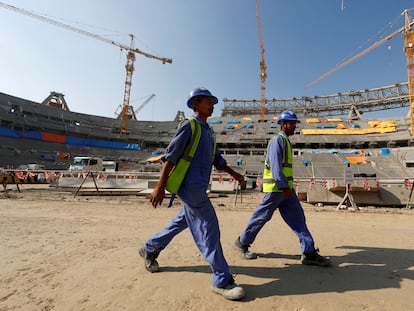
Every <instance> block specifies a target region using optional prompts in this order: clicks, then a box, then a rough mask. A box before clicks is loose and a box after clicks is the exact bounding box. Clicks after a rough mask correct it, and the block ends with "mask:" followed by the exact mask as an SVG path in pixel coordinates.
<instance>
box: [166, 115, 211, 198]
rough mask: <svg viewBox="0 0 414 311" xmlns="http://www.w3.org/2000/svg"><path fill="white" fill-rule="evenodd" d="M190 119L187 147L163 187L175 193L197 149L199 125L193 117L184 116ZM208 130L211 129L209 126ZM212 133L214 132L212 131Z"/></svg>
mask: <svg viewBox="0 0 414 311" xmlns="http://www.w3.org/2000/svg"><path fill="white" fill-rule="evenodd" d="M186 119H187V120H189V121H190V125H191V139H190V142H189V144H188V145H187V147H186V148H185V149H184V153H183V155H182V156H181V158H180V159H179V160H178V162H177V164H176V165H175V166H174V168H173V170H172V171H171V173H170V175H169V176H168V179H167V184H166V186H165V188H166V189H167V190H168V192H170V193H172V194H176V193H177V192H178V190H179V189H180V187H181V184H182V182H183V180H184V177H185V175H186V174H187V171H188V168H189V167H190V163H191V160H192V159H193V157H194V154H195V152H196V150H197V147H198V144H199V142H200V138H201V125H200V123H198V121H197V120H196V119H195V118H186ZM210 131H212V129H211V128H210ZM212 134H214V133H212ZM213 137H214V146H213V155H212V159H211V161H212V162H213V161H214V157H215V154H216V136H215V135H213Z"/></svg>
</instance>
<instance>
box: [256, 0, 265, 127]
mask: <svg viewBox="0 0 414 311" xmlns="http://www.w3.org/2000/svg"><path fill="white" fill-rule="evenodd" d="M256 18H257V27H258V30H259V39H260V54H261V60H260V122H264V118H265V112H266V108H265V103H266V78H267V73H266V62H265V50H264V46H263V35H262V25H261V22H260V9H259V0H256Z"/></svg>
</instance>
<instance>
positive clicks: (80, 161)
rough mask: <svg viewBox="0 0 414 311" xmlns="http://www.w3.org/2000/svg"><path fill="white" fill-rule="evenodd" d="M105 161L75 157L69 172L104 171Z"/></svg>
mask: <svg viewBox="0 0 414 311" xmlns="http://www.w3.org/2000/svg"><path fill="white" fill-rule="evenodd" d="M102 169H103V161H102V159H101V158H96V157H74V158H73V162H72V163H71V164H70V166H69V172H89V171H102Z"/></svg>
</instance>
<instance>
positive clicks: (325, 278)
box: [162, 246, 414, 301]
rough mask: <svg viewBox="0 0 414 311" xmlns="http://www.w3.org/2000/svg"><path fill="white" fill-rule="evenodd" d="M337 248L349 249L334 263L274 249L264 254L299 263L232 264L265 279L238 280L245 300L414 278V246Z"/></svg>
mask: <svg viewBox="0 0 414 311" xmlns="http://www.w3.org/2000/svg"><path fill="white" fill-rule="evenodd" d="M338 248H341V249H345V250H349V252H348V253H347V254H346V255H345V256H341V257H331V260H332V266H331V267H315V266H305V265H302V264H301V263H300V262H299V256H292V255H283V254H273V253H272V254H268V255H267V256H266V254H262V257H266V258H289V259H298V264H293V265H286V266H285V267H277V268H274V267H258V266H252V265H249V262H250V261H246V264H245V265H243V266H233V265H231V272H232V273H233V274H236V275H248V276H251V277H255V278H260V279H264V280H266V281H264V282H263V283H262V284H260V285H249V284H242V283H240V279H239V280H238V283H239V284H240V285H242V286H243V287H244V288H245V290H246V293H247V295H246V297H245V298H244V299H243V300H244V301H249V300H255V299H256V298H264V297H270V296H275V295H278V296H283V295H298V294H311V293H328V292H335V293H338V292H339V293H340V292H347V291H355V290H373V289H374V290H375V289H386V288H400V284H401V281H402V280H403V279H409V280H414V270H409V268H410V267H412V266H413V265H414V263H413V258H414V250H408V249H396V248H376V247H365V246H361V247H359V246H341V247H338ZM257 260H260V258H259V259H257ZM162 271H166V272H167V271H171V272H172V271H174V272H178V271H192V272H201V273H211V270H210V268H209V267H208V266H186V267H182V266H181V267H164V268H163V269H162ZM268 280H269V281H268Z"/></svg>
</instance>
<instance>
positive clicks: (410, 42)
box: [306, 10, 414, 136]
mask: <svg viewBox="0 0 414 311" xmlns="http://www.w3.org/2000/svg"><path fill="white" fill-rule="evenodd" d="M402 14H404V16H405V25H404V26H403V27H401V28H400V29H398V30H396V31H394V32H393V33H392V34H390V35H388V36H386V37H385V38H383V39H381V40H379V41H377V42H375V43H373V44H372V45H370V46H369V47H368V48H366V49H365V50H363V51H361V52H359V53H358V54H356V55H355V56H353V57H351V58H350V59H348V60H346V61H345V62H343V63H341V64H339V65H338V66H336V67H335V68H333V69H331V70H329V71H327V72H326V73H324V74H323V75H321V76H320V77H319V78H317V79H315V80H313V81H312V82H310V83H308V84H307V85H306V87H307V88H309V87H311V86H313V85H315V84H316V83H318V82H320V81H321V80H323V79H325V78H326V77H328V76H330V75H331V74H333V73H334V72H336V71H338V70H340V69H341V68H343V67H345V66H346V65H349V64H350V63H352V62H353V61H354V60H356V59H358V58H360V57H362V56H364V55H365V54H367V53H368V52H370V51H372V50H373V49H375V48H377V47H379V46H380V45H381V44H383V43H385V42H387V41H389V40H391V39H392V38H394V37H395V36H396V35H398V34H400V33H404V52H405V57H406V60H407V75H408V97H409V101H410V109H409V118H410V123H411V136H414V30H413V25H414V21H412V20H411V18H410V14H409V12H408V10H404V12H403V13H402Z"/></svg>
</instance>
